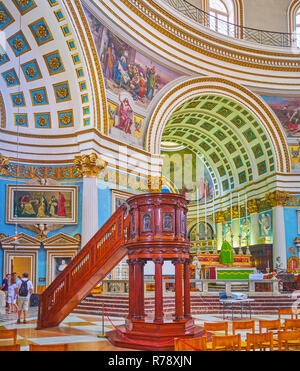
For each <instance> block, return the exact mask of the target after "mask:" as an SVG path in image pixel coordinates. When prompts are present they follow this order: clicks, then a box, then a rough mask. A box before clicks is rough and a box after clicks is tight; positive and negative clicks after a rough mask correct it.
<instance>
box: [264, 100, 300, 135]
mask: <svg viewBox="0 0 300 371" xmlns="http://www.w3.org/2000/svg"><path fill="white" fill-rule="evenodd" d="M262 98H263V99H264V100H265V101H266V102H267V103H268V105H269V106H270V107H271V108H272V110H273V111H274V112H275V114H276V115H277V117H278V119H279V120H280V122H281V124H282V126H283V128H284V130H285V132H286V134H287V136H288V137H289V138H300V98H284V97H274V96H263V97H262Z"/></svg>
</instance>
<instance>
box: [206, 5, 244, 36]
mask: <svg viewBox="0 0 300 371" xmlns="http://www.w3.org/2000/svg"><path fill="white" fill-rule="evenodd" d="M204 4H205V11H206V13H208V14H209V15H210V20H209V26H210V28H211V29H212V30H214V31H217V32H219V33H221V34H223V35H228V36H231V37H237V38H240V37H242V35H241V29H240V27H239V26H243V3H242V0H206V1H205V2H204ZM235 25H237V27H236V26H235Z"/></svg>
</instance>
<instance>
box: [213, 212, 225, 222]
mask: <svg viewBox="0 0 300 371" xmlns="http://www.w3.org/2000/svg"><path fill="white" fill-rule="evenodd" d="M215 220H216V223H224V222H225V211H217V212H216V214H215Z"/></svg>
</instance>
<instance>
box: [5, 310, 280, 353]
mask: <svg viewBox="0 0 300 371" xmlns="http://www.w3.org/2000/svg"><path fill="white" fill-rule="evenodd" d="M277 318H278V317H277V316H274V315H264V316H252V319H255V320H256V332H259V328H258V321H259V320H260V319H268V320H271V319H277ZM16 319H17V315H16V314H15V313H13V314H9V315H8V314H6V313H2V314H0V331H1V330H5V329H15V328H17V329H18V337H17V343H18V344H20V345H21V351H28V350H29V344H68V350H70V351H85V350H86V351H133V350H132V349H124V348H117V347H115V346H113V345H112V344H110V343H109V342H108V340H107V339H106V338H101V337H99V335H101V334H102V316H94V315H80V314H74V313H72V314H70V315H69V316H68V317H67V318H66V319H65V320H64V321H63V322H62V323H61V324H60V326H58V327H55V328H51V329H45V330H36V321H37V308H30V311H29V314H28V318H27V324H23V323H21V324H17V323H16ZM194 319H195V322H196V324H197V325H200V326H201V325H203V323H204V322H216V321H223V316H222V314H217V315H209V314H205V315H195V316H194ZM226 320H227V321H228V322H229V334H231V321H230V319H229V318H228V319H227V318H226ZM235 320H240V318H239V317H236V318H235ZM122 324H124V319H123V318H117V317H111V318H109V319H108V318H107V317H106V318H105V320H104V332H108V331H111V330H113V329H114V326H118V325H122ZM216 334H218V333H216ZM244 337H245V335H243V334H242V340H243V338H244ZM10 344H12V340H9V339H8V340H3V339H2V340H1V339H0V345H10Z"/></svg>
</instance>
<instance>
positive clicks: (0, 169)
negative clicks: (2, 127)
mask: <svg viewBox="0 0 300 371" xmlns="http://www.w3.org/2000/svg"><path fill="white" fill-rule="evenodd" d="M8 172H9V159H8V157H5V156H3V155H1V153H0V175H7V174H8Z"/></svg>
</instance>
